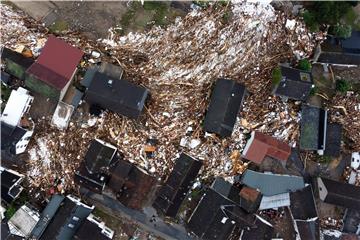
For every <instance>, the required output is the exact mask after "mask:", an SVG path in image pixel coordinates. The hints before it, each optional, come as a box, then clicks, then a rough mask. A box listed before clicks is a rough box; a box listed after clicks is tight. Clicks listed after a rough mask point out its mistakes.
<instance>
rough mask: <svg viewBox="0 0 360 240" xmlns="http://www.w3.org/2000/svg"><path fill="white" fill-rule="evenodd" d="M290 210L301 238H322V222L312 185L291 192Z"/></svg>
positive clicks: (311, 239) (310, 239) (312, 239)
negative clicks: (320, 221)
mask: <svg viewBox="0 0 360 240" xmlns="http://www.w3.org/2000/svg"><path fill="white" fill-rule="evenodd" d="M290 201H291V205H290V211H291V217H292V218H293V221H294V227H295V230H296V231H297V235H298V236H299V237H300V239H301V240H317V239H319V238H320V223H319V218H318V213H317V209H316V204H315V199H314V194H313V191H312V187H311V185H308V186H306V187H305V188H303V189H300V190H297V191H295V192H291V193H290Z"/></svg>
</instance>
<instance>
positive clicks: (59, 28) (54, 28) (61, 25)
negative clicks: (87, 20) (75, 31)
mask: <svg viewBox="0 0 360 240" xmlns="http://www.w3.org/2000/svg"><path fill="white" fill-rule="evenodd" d="M68 29H69V24H68V23H67V22H66V21H64V20H58V21H56V22H54V23H53V24H52V25H51V26H50V27H49V30H50V32H53V33H58V32H63V31H66V30H68Z"/></svg>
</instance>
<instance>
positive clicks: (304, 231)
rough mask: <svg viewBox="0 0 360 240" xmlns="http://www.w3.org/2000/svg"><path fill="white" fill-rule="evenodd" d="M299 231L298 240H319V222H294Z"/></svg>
mask: <svg viewBox="0 0 360 240" xmlns="http://www.w3.org/2000/svg"><path fill="white" fill-rule="evenodd" d="M295 223H296V226H297V228H298V230H299V234H300V239H302V240H318V239H320V230H319V229H320V224H319V220H318V219H317V220H314V221H303V220H298V221H295Z"/></svg>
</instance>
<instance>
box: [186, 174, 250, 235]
mask: <svg viewBox="0 0 360 240" xmlns="http://www.w3.org/2000/svg"><path fill="white" fill-rule="evenodd" d="M217 181H218V183H217V184H213V185H212V186H211V187H210V188H207V189H206V191H205V193H204V195H203V196H202V198H201V199H200V201H199V203H198V205H197V206H196V208H195V210H194V211H193V213H192V214H191V216H190V218H189V220H188V222H187V228H188V229H189V231H190V232H192V233H194V234H195V235H196V236H197V237H198V238H200V239H204V240H205V239H206V240H212V239H225V240H226V239H229V238H230V237H231V236H234V235H235V236H237V235H240V231H241V229H243V228H248V227H256V226H255V225H254V222H255V219H256V217H255V215H254V214H248V213H247V212H246V211H244V210H243V209H242V208H241V207H240V206H239V205H238V203H237V201H236V199H239V198H238V197H236V199H233V197H234V196H239V191H240V189H238V191H237V194H234V192H233V191H234V189H233V190H231V191H229V190H230V189H232V187H231V184H230V183H228V182H226V181H219V180H217ZM222 186H223V187H224V188H226V189H227V191H223V189H222ZM218 190H220V191H221V192H222V193H225V194H226V195H223V194H221V193H220V192H218ZM234 200H235V201H234Z"/></svg>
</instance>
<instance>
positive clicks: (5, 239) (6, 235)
mask: <svg viewBox="0 0 360 240" xmlns="http://www.w3.org/2000/svg"><path fill="white" fill-rule="evenodd" d="M4 220H5V219H4ZM4 220H2V221H1V234H0V235H1V240H24V238H23V237H20V236H16V235H13V234H11V232H10V229H9V225H8V223H7V221H4Z"/></svg>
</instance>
